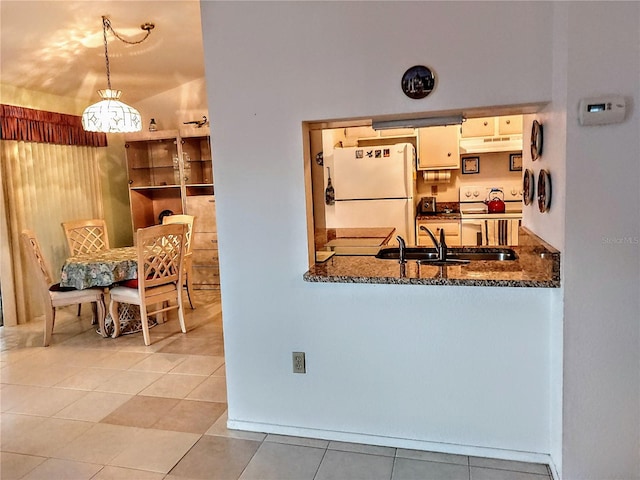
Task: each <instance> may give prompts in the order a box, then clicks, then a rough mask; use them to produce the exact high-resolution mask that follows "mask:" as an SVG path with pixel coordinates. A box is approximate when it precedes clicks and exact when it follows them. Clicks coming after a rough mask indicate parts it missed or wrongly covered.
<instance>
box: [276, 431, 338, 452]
mask: <svg viewBox="0 0 640 480" xmlns="http://www.w3.org/2000/svg"><path fill="white" fill-rule="evenodd" d="M264 441H265V442H273V443H285V444H288V445H300V446H303V447H315V448H324V449H326V448H327V447H328V446H329V441H328V440H320V439H317V438H306V437H293V436H290V435H274V434H272V433H270V434H269V435H267V438H265V440H264Z"/></svg>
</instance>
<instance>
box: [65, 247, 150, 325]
mask: <svg viewBox="0 0 640 480" xmlns="http://www.w3.org/2000/svg"><path fill="white" fill-rule="evenodd" d="M136 278H138V256H137V249H136V247H118V248H109V249H106V250H101V251H97V252H90V253H81V254H78V255H74V256H71V257H69V258H67V259H66V260H65V262H64V264H63V265H62V273H61V275H60V286H61V287H71V288H76V289H78V290H83V289H85V288H92V287H103V288H104V289H105V294H107V295H108V293H109V288H110V287H112V286H115V285H118V284H121V283H122V282H126V281H127V280H135V279H136ZM118 314H119V323H120V329H119V330H120V331H119V334H120V335H126V334H129V333H136V332H139V331H140V330H142V321H141V319H140V309H139V307H138V306H137V305H130V304H126V303H121V304H120V309H119V312H118ZM155 325H157V319H149V326H150V327H152V326H155ZM116 332H118V330H117V329H116V328H115V326H114V323H113V319H112V318H111V313H110V312H109V309H107V316H106V318H105V331H104V332H101V331H98V333H99V334H100V335H102V336H103V337H107V336H115V335H116Z"/></svg>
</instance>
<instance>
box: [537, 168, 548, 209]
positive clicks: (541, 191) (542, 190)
mask: <svg viewBox="0 0 640 480" xmlns="http://www.w3.org/2000/svg"><path fill="white" fill-rule="evenodd" d="M550 207H551V174H550V173H549V170H540V173H539V174H538V209H539V210H540V212H542V213H545V212H548V211H549V208H550Z"/></svg>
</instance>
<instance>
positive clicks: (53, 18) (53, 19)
mask: <svg viewBox="0 0 640 480" xmlns="http://www.w3.org/2000/svg"><path fill="white" fill-rule="evenodd" d="M103 15H105V16H107V17H109V19H110V21H111V25H112V27H113V29H114V30H115V31H116V32H118V33H119V34H120V35H122V36H124V37H125V38H127V39H130V40H139V39H140V38H142V37H143V36H144V34H145V32H144V31H143V30H142V29H141V28H140V25H142V24H143V23H146V22H150V23H154V24H155V29H153V30H152V32H151V35H150V36H149V38H148V39H147V40H145V41H144V42H143V43H141V44H139V45H127V44H125V43H123V42H121V41H120V40H118V39H116V38H115V37H114V36H113V35H112V34H111V33H108V35H107V39H108V49H109V63H110V71H111V86H112V88H114V89H117V90H122V92H123V93H122V100H123V101H124V102H131V103H135V102H136V101H139V100H142V99H144V98H148V97H151V96H153V95H157V94H159V93H161V92H164V91H167V90H170V89H173V88H175V87H178V86H179V85H182V84H183V83H185V82H189V81H191V80H195V79H198V78H202V77H204V61H203V48H202V28H201V23H200V1H199V0H167V1H158V0H136V1H127V0H112V1H90V0H86V1H82V0H49V1H27V0H1V1H0V27H1V28H0V53H1V56H0V82H1V83H3V84H6V85H13V86H18V87H23V88H27V89H30V90H35V91H41V92H46V93H50V94H55V95H62V96H65V97H74V98H78V99H87V100H92V99H95V100H96V101H97V100H98V95H97V94H96V90H98V89H103V88H106V87H107V75H106V66H105V58H104V40H103V34H102V16H103Z"/></svg>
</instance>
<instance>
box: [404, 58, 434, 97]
mask: <svg viewBox="0 0 640 480" xmlns="http://www.w3.org/2000/svg"><path fill="white" fill-rule="evenodd" d="M435 86H436V75H435V73H434V72H432V71H431V69H430V68H428V67H425V66H424V65H415V66H413V67H411V68H410V69H409V70H407V71H406V72H404V75H403V76H402V91H403V92H404V94H405V95H406V96H407V97H409V98H413V99H416V100H417V99H420V98H424V97H426V96H427V95H429V94H430V93H431V91H432V90H433V89H434V87H435Z"/></svg>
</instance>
